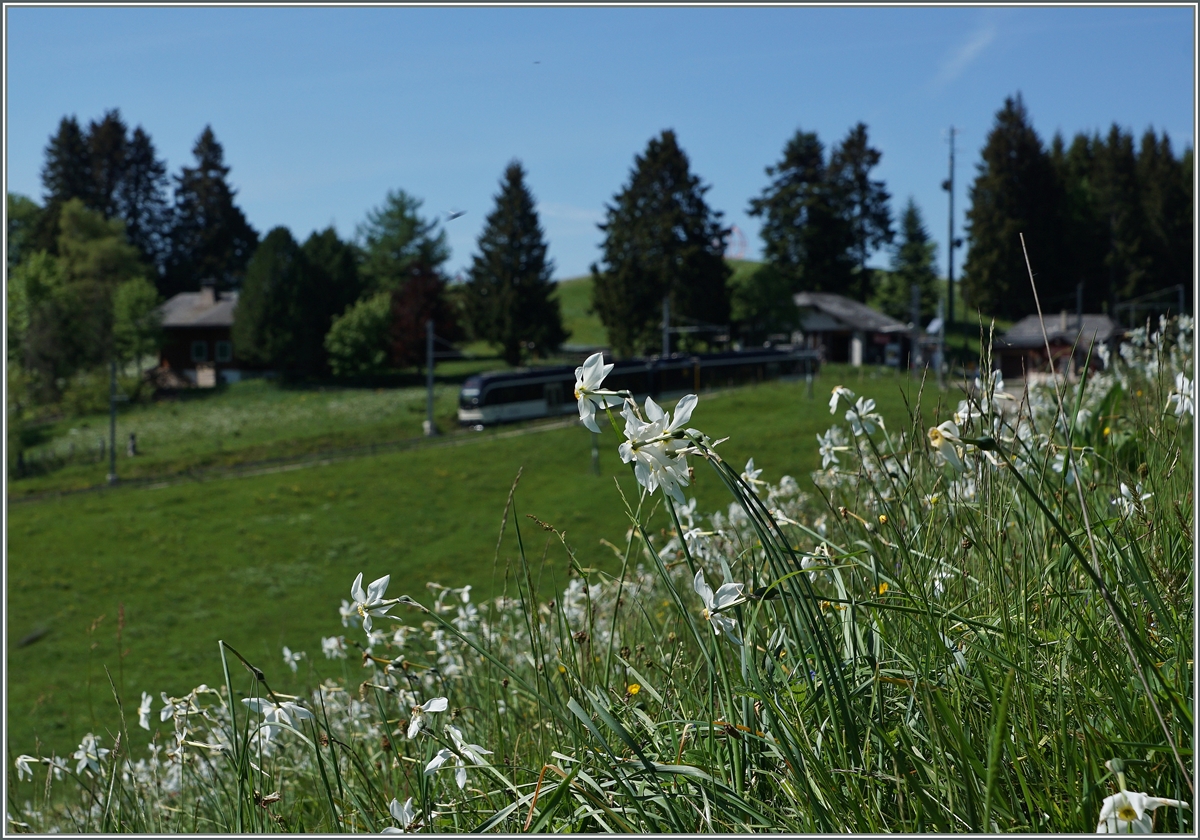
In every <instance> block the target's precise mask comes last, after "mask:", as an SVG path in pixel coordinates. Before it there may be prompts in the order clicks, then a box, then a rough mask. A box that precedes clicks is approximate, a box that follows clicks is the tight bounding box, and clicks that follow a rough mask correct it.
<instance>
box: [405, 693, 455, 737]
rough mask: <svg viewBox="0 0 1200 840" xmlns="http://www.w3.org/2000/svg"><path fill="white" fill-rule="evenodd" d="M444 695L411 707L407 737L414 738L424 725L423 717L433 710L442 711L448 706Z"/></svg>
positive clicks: (433, 711) (432, 712)
mask: <svg viewBox="0 0 1200 840" xmlns="http://www.w3.org/2000/svg"><path fill="white" fill-rule="evenodd" d="M449 705H450V704H449V702H448V701H447V700H446V698H445V697H434V698H433V699H432V700H429V701H427V702H425V703H424V704H423V705H420V706H413V707H412V716H411V717H409V719H408V737H409V738H416V737H417V733H418V732H420V731H421V729H422V728H423V727H424V726H425V718H426V717H427V716H428V715H431V714H434V713H435V712H444V711H446V709H447V708H448V707H449Z"/></svg>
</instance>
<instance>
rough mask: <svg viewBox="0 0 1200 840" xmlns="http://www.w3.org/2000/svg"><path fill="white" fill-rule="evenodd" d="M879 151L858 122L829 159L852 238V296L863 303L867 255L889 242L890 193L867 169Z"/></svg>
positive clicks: (869, 279) (868, 284)
mask: <svg viewBox="0 0 1200 840" xmlns="http://www.w3.org/2000/svg"><path fill="white" fill-rule="evenodd" d="M882 157H883V155H882V154H881V153H880V152H879V150H878V149H875V148H872V147H871V145H870V143H869V142H868V140H867V126H866V125H865V124H864V123H861V122H860V123H858V124H857V125H856V126H854V128H852V129H850V132H849V133H848V134H847V135H846V138H845V139H844V140H842V142H841V143H840V144H839V145H838V146H837V147H835V148H834V150H833V152H832V154H831V155H830V161H829V180H830V187H831V190H832V192H833V195H834V202H835V204H836V205H837V206H838V207H840V208H841V212H842V215H843V218H844V219H845V221H846V222H847V223H848V225H849V228H850V237H851V239H852V240H853V245H852V247H851V253H852V254H853V256H854V262H855V277H854V292H853V294H854V296H855V297H857V298H858V299H859V300H861V301H863V302H864V303H865V302H866V301H867V299H868V298H869V297H870V295H871V288H872V285H873V274H872V272H871V270H870V269H869V268H867V257H868V256H870V254H871V253H872V252H873V251H875V250H876V249H878V248H881V247H882V246H884V245H887V244H890V243H891V242H892V238H893V233H892V213H891V210H890V209H889V207H888V201H889V200H890V199H891V196H890V195H888V191H887V188H886V187H885V186H884V183H883V181H876V180H872V179H871V170H872V169H874V168H875V167H876V166H878V165H879V161H880V159H881V158H882Z"/></svg>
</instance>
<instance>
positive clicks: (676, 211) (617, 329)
mask: <svg viewBox="0 0 1200 840" xmlns="http://www.w3.org/2000/svg"><path fill="white" fill-rule="evenodd" d="M708 189H709V188H708V186H707V185H702V184H701V182H700V178H699V177H698V176H696V175H693V174H692V173H691V172H690V170H689V163H688V159H687V156H686V155H685V154H684V153H683V150H682V149H680V148H679V144H678V142H677V140H676V137H675V132H674V131H671V130H667V131H664V132H663V133H662V135H661V136H660V137H657V138H653V139H651V140H650V142H649V144H648V145H647V146H646V151H645V152H644V153H643V154H642V155H641V156H638V157H635V158H634V167H633V171H632V172H631V173H630V179H629V183H628V184H627V185H626V187H625V188H624V189H623V190H622V191H621V192H619V193H618V194H617V195H616V196H615V197H614V204H612V205H609V206H608V207H607V211H608V216H607V220H606V221H605V222H604V223H602V224H601V225H600V229H601V230H602V231H604V233H605V239H604V246H603V247H604V268H603V270H600V268H599V267H598V266H596V265H593V266H592V276H593V286H592V296H593V297H592V305H593V308H594V309H595V311H596V313H597V314H598V315H599V316H600V321H601V322H602V323H603V324H604V326H605V328H606V329H607V330H608V338H609V342H610V343H611V344H612V346H613V349H614V350H615V351H616V352H617V353H620V354H623V355H629V354H632V353H635V352H638V351H649V350H653V349H655V348H658V347H660V346H661V345H660V332H659V330H660V329H661V319H662V301H663V299H664V297H665V298H668V299H669V304H670V308H671V318H672V320H673V321H678V320H691V321H694V322H703V323H705V324H727V323H728V322H729V290H728V288H727V287H726V282H725V281H726V280H727V279H728V277H729V276H730V274H731V273H732V271H731V270H730V268H729V266H728V265H726V263H725V258H724V250H725V240H726V238H727V237H728V235H729V230H728V229H727V228H724V227H722V226H721V215H722V214H721V213H720V212H718V211H714V210H711V209H710V208H709V207H708V205H707V204H706V203H705V201H704V194H705V193H706V192H707V191H708Z"/></svg>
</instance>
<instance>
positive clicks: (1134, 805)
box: [1096, 790, 1189, 834]
mask: <svg viewBox="0 0 1200 840" xmlns="http://www.w3.org/2000/svg"><path fill="white" fill-rule="evenodd" d="M1163 805H1174V806H1175V807H1176V808H1187V807H1189V806H1188V804H1187V803H1186V802H1182V801H1180V800H1178V799H1161V798H1159V797H1157V796H1150V795H1149V794H1145V793H1137V792H1136V791H1132V790H1123V791H1121V792H1120V793H1114V794H1113V795H1112V796H1106V797H1105V798H1104V804H1103V806H1102V807H1101V808H1100V823H1099V825H1097V826H1096V833H1097V834H1151V833H1153V832H1154V816H1153V813H1152V812H1153V811H1154V810H1155V809H1157V808H1161V807H1162V806H1163Z"/></svg>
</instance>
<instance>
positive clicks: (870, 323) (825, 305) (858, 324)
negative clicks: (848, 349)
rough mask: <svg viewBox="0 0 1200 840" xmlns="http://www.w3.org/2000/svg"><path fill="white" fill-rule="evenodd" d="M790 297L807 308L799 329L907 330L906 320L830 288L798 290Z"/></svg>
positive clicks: (797, 304)
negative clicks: (898, 319)
mask: <svg viewBox="0 0 1200 840" xmlns="http://www.w3.org/2000/svg"><path fill="white" fill-rule="evenodd" d="M792 300H793V301H795V304H796V306H798V307H799V308H801V309H808V310H810V312H809V314H808V315H806V316H804V317H803V318H802V323H801V329H804V330H806V331H807V332H825V331H829V330H839V329H841V330H863V331H865V332H887V333H891V332H901V331H907V330H908V325H907V324H903V323H901V322H900V321H897V320H896V319H895V318H892V317H890V316H888V315H884V314H883V313H882V312H879V311H878V310H875V309H872V308H871V307H869V306H867V305H866V304H865V303H859V302H858V301H856V300H852V299H850V298H848V297H843V296H842V295H835V294H833V293H832V292H800V293H798V294H796V295H795V296H794V297H793V298H792Z"/></svg>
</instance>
